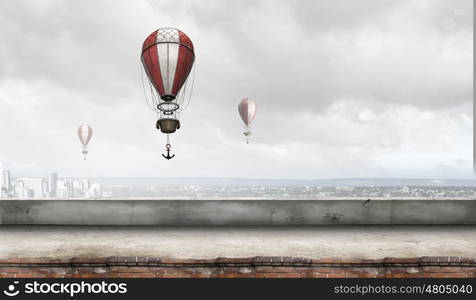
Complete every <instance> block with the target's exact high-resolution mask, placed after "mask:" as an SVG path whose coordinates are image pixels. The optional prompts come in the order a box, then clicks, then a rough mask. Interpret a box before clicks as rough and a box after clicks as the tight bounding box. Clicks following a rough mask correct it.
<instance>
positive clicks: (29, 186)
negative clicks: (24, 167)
mask: <svg viewBox="0 0 476 300" xmlns="http://www.w3.org/2000/svg"><path fill="white" fill-rule="evenodd" d="M47 189H48V185H47V183H46V181H45V180H44V179H43V178H26V177H22V178H18V179H17V180H15V194H16V196H17V197H18V198H43V197H45V196H46V195H47Z"/></svg>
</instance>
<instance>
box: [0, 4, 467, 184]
mask: <svg viewBox="0 0 476 300" xmlns="http://www.w3.org/2000/svg"><path fill="white" fill-rule="evenodd" d="M472 20H473V10H472V2H471V1H469V0H467V1H465V0H459V1H445V0H431V1H430V0H427V1H411V0H404V1H399V0H388V1H384V0H363V1H358V2H356V1H352V0H347V1H346V0H339V1H299V2H294V1H293V2H291V1H271V0H268V1H212V0H209V1H185V0H180V1H134V2H130V1H76V2H68V3H65V2H64V1H15V2H13V1H3V2H1V3H0V22H1V23H2V24H3V26H2V27H1V28H0V35H1V36H2V38H3V40H4V41H6V42H4V43H2V45H1V46H0V65H1V66H2V67H1V68H0V107H1V110H0V117H1V119H2V121H1V122H0V140H2V141H9V143H7V145H2V147H1V148H0V160H3V161H5V162H7V163H8V162H10V164H12V165H14V166H17V167H18V169H21V170H22V171H23V172H33V173H35V172H37V173H41V172H44V171H45V170H46V169H48V168H55V169H59V170H60V171H61V172H62V173H70V174H72V175H74V174H76V173H78V174H86V175H88V174H91V175H94V174H99V175H107V174H121V175H122V176H127V175H136V176H140V175H157V176H166V175H172V176H173V175H176V176H238V175H239V176H247V174H253V176H258V177H259V176H264V177H274V176H278V177H300V176H301V177H332V176H352V175H354V174H355V175H356V176H357V175H359V176H360V175H362V176H364V175H365V176H377V175H379V176H380V175H381V176H397V175H400V176H407V175H409V174H414V173H412V172H417V171H416V170H414V169H415V164H416V163H417V162H418V161H421V159H422V155H421V153H427V152H431V153H435V156H434V157H433V156H431V155H429V156H428V157H431V159H434V160H435V161H434V163H431V162H430V161H425V162H424V163H423V162H422V166H421V170H420V171H418V172H419V174H427V175H428V176H430V175H431V174H442V171H441V170H442V168H441V166H448V167H447V168H446V167H445V168H443V169H445V170H453V171H452V172H453V173H451V174H454V175H455V176H463V175H462V174H466V175H467V174H469V172H470V168H469V166H466V165H462V164H461V163H456V161H458V162H461V161H469V160H470V149H466V147H468V146H469V147H470V144H468V143H467V142H464V141H466V139H468V141H469V139H470V138H471V130H470V129H471V125H468V123H467V121H464V120H466V119H467V118H472V113H471V109H470V107H471V101H472V96H473V87H472V76H473V74H472V65H473V54H472V50H473V48H472V43H473V38H472V34H473V29H472ZM163 26H176V27H178V28H180V29H182V30H183V31H184V32H186V33H187V34H188V35H189V36H190V37H191V38H192V40H193V41H194V43H195V46H196V52H197V61H196V78H195V87H194V95H193V99H192V102H191V104H190V107H189V108H188V110H187V111H185V112H184V113H183V115H182V118H183V120H182V123H183V128H182V129H181V130H180V131H179V132H178V133H177V134H176V135H174V136H173V137H172V138H173V142H174V147H175V149H176V151H177V153H179V154H180V156H178V157H180V159H178V157H177V160H176V161H171V162H167V164H166V162H164V161H162V160H161V159H160V153H161V151H162V148H163V138H164V137H163V136H161V135H159V134H158V133H156V132H155V129H154V123H155V120H154V115H153V114H152V113H150V111H148V109H147V108H146V106H145V102H144V99H143V95H142V86H141V80H140V76H141V75H140V65H139V55H140V47H141V44H142V42H143V40H144V38H145V37H146V36H147V35H148V34H149V33H150V32H151V31H153V30H154V29H156V28H158V27H163ZM244 97H251V98H253V99H255V100H256V101H257V102H258V115H257V118H256V120H255V122H254V128H255V129H254V131H255V132H254V135H253V137H252V141H253V144H252V145H251V146H246V145H243V138H242V135H241V131H242V125H241V123H240V120H239V117H238V115H237V112H236V105H237V104H238V101H239V100H240V99H242V98H244ZM83 122H89V123H91V124H92V125H93V127H94V129H95V136H94V139H93V144H92V147H95V150H92V151H91V154H92V157H91V160H92V161H93V162H92V164H94V165H95V167H91V169H87V168H86V167H85V166H84V164H83V165H80V163H82V162H81V161H79V162H78V161H77V158H78V155H77V152H78V142H77V140H76V136H75V133H74V132H75V129H76V127H77V126H79V124H81V123H83ZM432 124H434V125H432ZM437 149H438V150H437ZM405 153H407V154H408V157H406V156H405ZM94 155H96V158H94ZM395 157H400V158H402V157H405V159H404V160H405V161H407V162H408V163H406V162H403V163H401V165H402V166H403V167H400V166H399V165H398V164H395V163H394V160H395V159H394V158H395ZM256 166H259V169H260V171H259V172H257V171H254V168H255V167H256ZM439 172H440V173H439ZM448 176H449V175H448Z"/></svg>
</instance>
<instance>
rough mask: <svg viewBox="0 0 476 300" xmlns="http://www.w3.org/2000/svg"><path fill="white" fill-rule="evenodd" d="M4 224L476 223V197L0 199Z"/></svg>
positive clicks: (0, 210)
mask: <svg viewBox="0 0 476 300" xmlns="http://www.w3.org/2000/svg"><path fill="white" fill-rule="evenodd" d="M0 224H4V225H7V224H8V225H33V224H44V225H181V226H183V225H193V226H201V225H279V226H287V225H332V224H340V225H366V224H369V225H412V224H413V225H424V224H434V225H437V224H439V225H444V224H448V225H449V224H452V225H457V224H476V200H461V199H460V200H458V199H450V200H446V199H444V200H422V199H412V200H408V199H405V200H399V199H381V200H380V199H379V200H370V201H369V200H358V199H329V200H0Z"/></svg>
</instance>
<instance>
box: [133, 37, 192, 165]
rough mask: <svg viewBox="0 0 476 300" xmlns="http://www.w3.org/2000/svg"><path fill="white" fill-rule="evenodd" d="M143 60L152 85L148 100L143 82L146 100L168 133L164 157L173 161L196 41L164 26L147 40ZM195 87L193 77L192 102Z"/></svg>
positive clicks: (143, 49)
mask: <svg viewBox="0 0 476 300" xmlns="http://www.w3.org/2000/svg"><path fill="white" fill-rule="evenodd" d="M141 60H142V66H143V69H144V71H145V73H146V75H147V78H148V83H149V88H150V89H149V90H150V97H149V98H150V99H148V97H147V95H146V94H147V93H146V88H145V86H144V85H143V88H144V95H145V98H146V102H147V105H148V106H149V108H150V109H152V110H153V111H154V112H155V113H156V114H157V117H158V120H157V123H156V128H157V129H158V130H160V131H161V132H162V133H165V134H167V144H166V146H165V147H166V151H167V155H165V154H162V156H163V157H164V158H165V159H167V160H170V159H172V158H173V157H174V156H175V154H173V155H170V148H171V145H170V140H169V134H172V133H174V132H175V131H176V130H177V129H179V128H180V120H179V114H180V112H181V111H182V110H183V109H184V108H185V107H186V106H187V105H188V103H185V102H186V101H185V100H186V98H187V97H186V90H187V83H188V77H189V74H190V72H191V70H192V67H193V63H194V61H195V52H194V48H193V43H192V41H191V40H190V38H189V37H188V36H187V35H186V34H185V33H183V32H182V31H180V30H178V29H175V28H160V29H158V30H156V31H154V32H153V33H151V34H150V35H149V36H148V37H147V38H146V39H145V41H144V44H143V45H142V54H141ZM192 77H193V76H192ZM142 83H143V84H144V81H142ZM192 89H193V79H192V87H191V88H190V92H189V97H188V102H190V98H191V91H192Z"/></svg>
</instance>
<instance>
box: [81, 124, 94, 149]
mask: <svg viewBox="0 0 476 300" xmlns="http://www.w3.org/2000/svg"><path fill="white" fill-rule="evenodd" d="M92 136H93V129H92V128H91V126H89V125H87V124H83V125H81V126H79V128H78V137H79V140H80V141H81V144H83V147H87V146H88V143H89V141H90V140H91V137H92Z"/></svg>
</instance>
